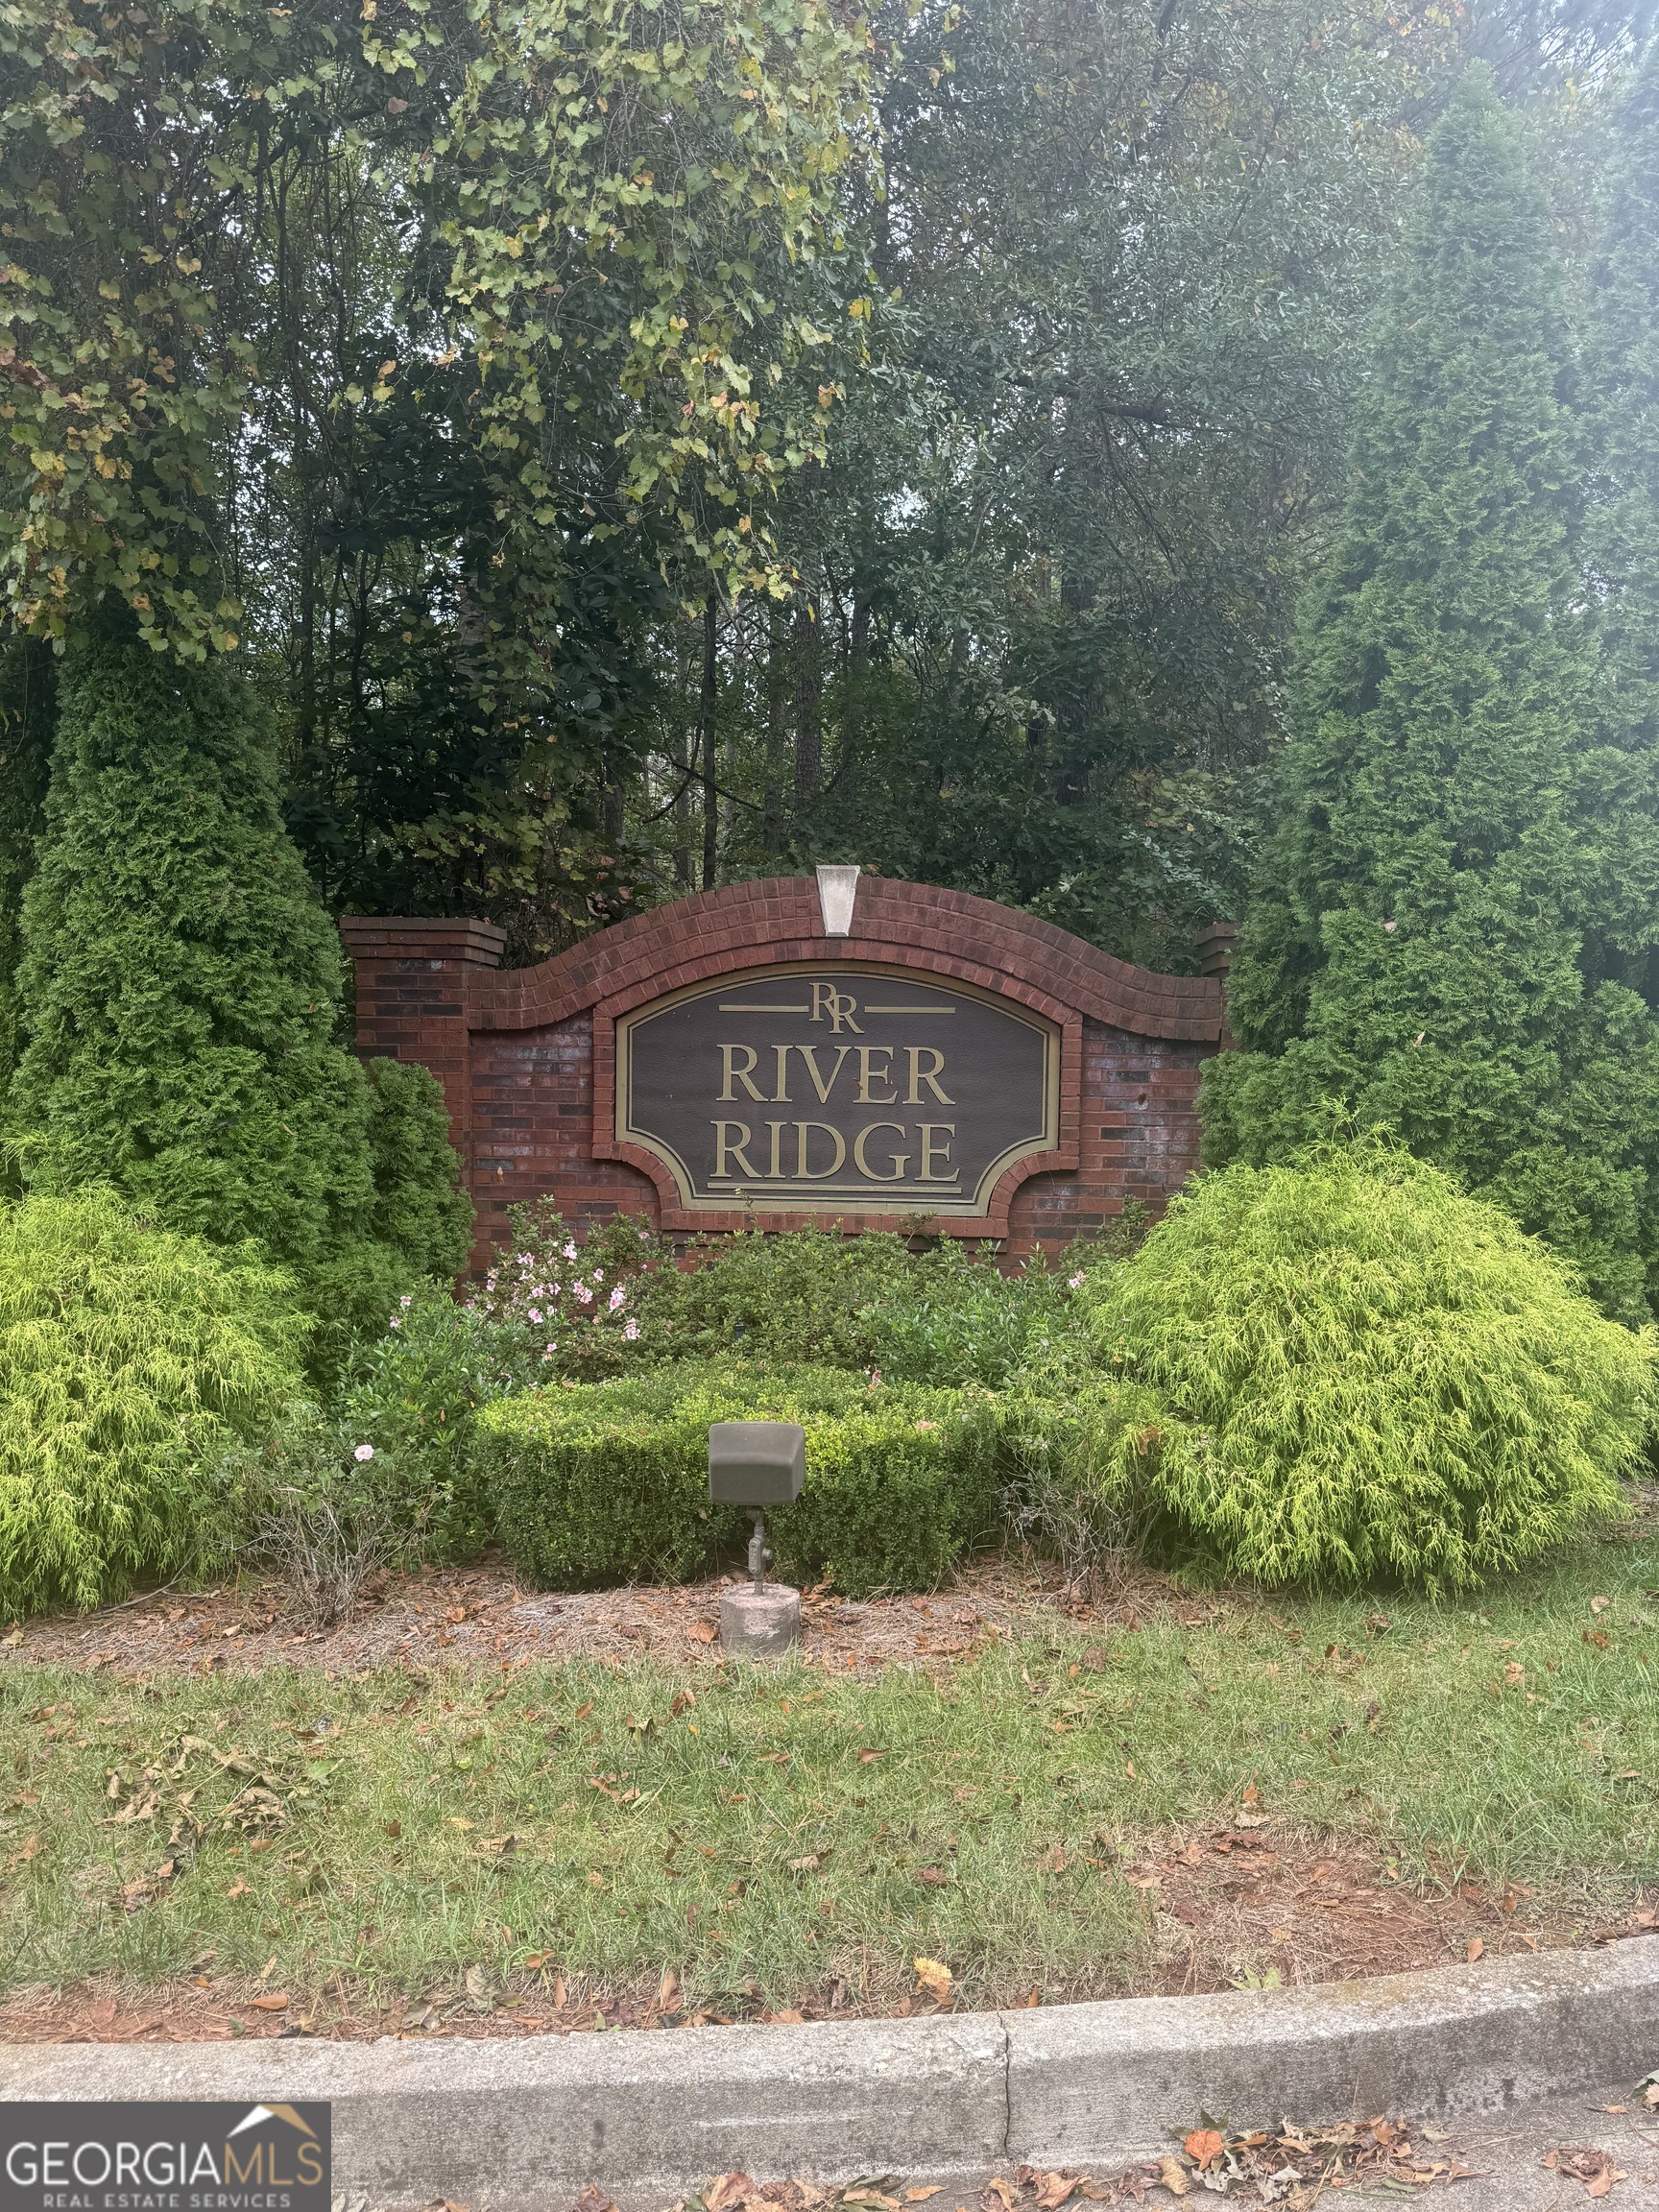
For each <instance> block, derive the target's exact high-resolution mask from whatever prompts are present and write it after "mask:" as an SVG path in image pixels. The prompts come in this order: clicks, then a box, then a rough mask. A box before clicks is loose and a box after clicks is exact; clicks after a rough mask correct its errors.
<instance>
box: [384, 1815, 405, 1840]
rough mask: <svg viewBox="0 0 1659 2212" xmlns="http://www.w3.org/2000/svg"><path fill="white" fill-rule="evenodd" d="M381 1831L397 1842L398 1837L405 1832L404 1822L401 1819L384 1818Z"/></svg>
mask: <svg viewBox="0 0 1659 2212" xmlns="http://www.w3.org/2000/svg"><path fill="white" fill-rule="evenodd" d="M380 1833H381V1835H382V1836H385V1837H389V1838H390V1839H391V1840H392V1841H393V1842H394V1843H396V1842H397V1839H398V1837H399V1836H401V1835H402V1833H403V1823H402V1821H401V1820H382V1821H381V1823H380Z"/></svg>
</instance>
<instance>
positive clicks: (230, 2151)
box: [225, 2143, 265, 2189]
mask: <svg viewBox="0 0 1659 2212" xmlns="http://www.w3.org/2000/svg"><path fill="white" fill-rule="evenodd" d="M264 2165H265V2146H264V2144H263V2143H255V2144H254V2146H253V2155H252V2157H251V2158H250V2159H249V2161H248V2163H247V2165H246V2166H238V2165H237V2163H236V2152H235V2150H234V2148H233V2147H232V2146H231V2145H230V2144H228V2143H227V2144H226V2146H225V2178H226V2180H227V2181H252V2184H253V2186H254V2187H255V2188H256V2189H258V2188H262V2187H263V2186H264V2182H265V2175H264Z"/></svg>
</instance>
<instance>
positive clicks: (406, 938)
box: [340, 914, 507, 968]
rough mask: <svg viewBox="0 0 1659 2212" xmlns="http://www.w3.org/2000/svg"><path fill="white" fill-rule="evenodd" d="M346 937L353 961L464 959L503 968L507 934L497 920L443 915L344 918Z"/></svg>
mask: <svg viewBox="0 0 1659 2212" xmlns="http://www.w3.org/2000/svg"><path fill="white" fill-rule="evenodd" d="M340 934H341V936H342V937H343V938H344V939H345V941H346V950H347V951H348V952H349V953H350V955H351V957H352V959H353V960H458V961H460V962H462V963H463V964H464V965H465V966H468V967H471V968H499V967H500V965H501V954H502V952H503V951H504V950H506V946H507V933H506V931H505V930H503V929H498V928H497V927H496V926H495V924H494V923H493V922H480V921H476V920H470V919H467V918H462V917H457V918H449V917H445V916H439V915H384V914H343V915H342V916H341V918H340Z"/></svg>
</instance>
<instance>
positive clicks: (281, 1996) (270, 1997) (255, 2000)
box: [248, 1989, 288, 2012]
mask: <svg viewBox="0 0 1659 2212" xmlns="http://www.w3.org/2000/svg"><path fill="white" fill-rule="evenodd" d="M248 2002H249V2004H250V2005H251V2006H252V2008H253V2009H254V2011H255V2012H286V2011H287V2009H288V1992H287V1990H286V1989H272V1990H268V1991H267V1992H266V1994H265V1995H264V1996H263V1997H250V1998H249V2000H248Z"/></svg>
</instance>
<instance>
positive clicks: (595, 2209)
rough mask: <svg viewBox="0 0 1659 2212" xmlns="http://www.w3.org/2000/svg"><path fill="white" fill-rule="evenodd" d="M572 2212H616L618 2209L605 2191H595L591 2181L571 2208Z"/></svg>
mask: <svg viewBox="0 0 1659 2212" xmlns="http://www.w3.org/2000/svg"><path fill="white" fill-rule="evenodd" d="M570 2212H616V2207H615V2205H614V2204H613V2203H612V2201H611V2200H610V2198H609V2197H607V2196H606V2194H605V2192H604V2190H603V2189H595V2188H594V2186H593V2184H592V2182H591V2181H589V2184H588V2186H587V2188H586V2189H584V2190H583V2192H582V2194H581V2196H580V2197H578V2198H577V2200H576V2201H575V2203H574V2204H573V2205H572V2206H571V2208H570Z"/></svg>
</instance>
